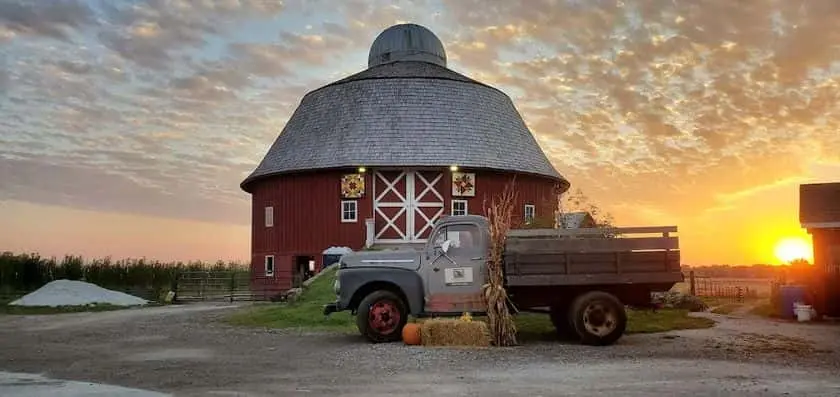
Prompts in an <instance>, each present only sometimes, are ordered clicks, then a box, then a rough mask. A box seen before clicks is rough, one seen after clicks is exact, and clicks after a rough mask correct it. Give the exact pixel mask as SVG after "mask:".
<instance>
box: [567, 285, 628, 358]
mask: <svg viewBox="0 0 840 397" xmlns="http://www.w3.org/2000/svg"><path fill="white" fill-rule="evenodd" d="M569 317H570V322H571V324H572V327H573V328H574V330H575V332H576V333H577V335H578V337H579V338H580V341H581V343H583V344H585V345H590V346H607V345H611V344H613V343H615V342H616V341H617V340H618V339H619V338H621V336H622V335H624V331H625V329H626V328H627V312H626V311H625V310H624V305H623V304H622V303H621V301H619V300H618V298H616V297H615V296H614V295H612V294H609V293H606V292H602V291H590V292H586V293H584V294H581V295H580V296H578V297H577V298H575V300H574V302H572V305H571V308H570V311H569Z"/></svg>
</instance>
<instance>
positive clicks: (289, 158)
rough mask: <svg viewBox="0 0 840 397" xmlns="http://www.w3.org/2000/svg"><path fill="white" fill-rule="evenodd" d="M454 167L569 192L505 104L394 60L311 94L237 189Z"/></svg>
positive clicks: (459, 81) (439, 70) (488, 92)
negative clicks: (333, 171)
mask: <svg viewBox="0 0 840 397" xmlns="http://www.w3.org/2000/svg"><path fill="white" fill-rule="evenodd" d="M450 165H458V166H459V167H462V168H465V169H494V170H503V171H514V172H522V173H529V174H535V175H542V176H545V177H548V178H552V179H555V180H557V181H559V182H561V183H564V184H568V182H567V181H566V180H565V178H563V177H562V176H561V175H560V174H559V173H558V172H557V170H555V169H554V167H553V166H552V165H551V163H550V162H549V161H548V158H547V157H546V155H545V153H543V151H542V150H541V149H540V147H539V145H538V144H537V141H536V140H535V139H534V137H533V135H532V134H531V132H530V131H529V130H528V128H527V126H526V125H525V123H524V121H523V120H522V117H521V115H520V114H519V112H518V111H517V110H516V108H515V107H514V104H513V102H512V101H511V99H510V98H509V97H508V96H507V95H506V94H504V93H503V92H501V91H499V90H498V89H496V88H493V87H490V86H488V85H486V84H482V83H480V82H477V81H475V80H473V79H470V78H468V77H466V76H464V75H461V74H459V73H456V72H454V71H452V70H450V69H448V68H446V67H445V66H441V65H439V64H435V63H430V62H423V61H415V60H412V61H400V60H395V61H393V62H389V63H381V64H378V65H375V66H373V67H370V68H368V69H367V70H364V71H362V72H360V73H357V74H355V75H352V76H349V77H347V78H344V79H342V80H339V81H336V82H334V83H331V84H329V85H326V86H324V87H321V88H319V89H316V90H314V91H312V92H309V93H308V94H306V95H305V96H304V97H303V99H302V100H301V103H300V105H299V106H298V108H297V109H296V110H295V112H294V113H293V114H292V116H291V118H290V119H289V121H288V122H287V123H286V126H285V128H283V131H282V132H281V133H280V135H279V136H278V137H277V139H276V140H275V141H274V144H272V145H271V148H270V149H269V150H268V153H267V154H266V155H265V158H263V160H262V162H260V164H259V165H258V166H257V168H256V169H255V170H254V171H253V172H252V173H251V175H249V176H248V177H247V178H246V179H245V180H244V181H243V182H242V184H241V187H242V189H244V190H246V191H250V189H249V185H250V184H251V183H252V182H254V181H256V180H258V179H262V178H265V177H268V176H272V175H278V174H283V173H289V172H299V171H306V170H318V169H329V168H344V167H359V166H365V167H377V166H436V167H440V166H444V167H448V166H450Z"/></svg>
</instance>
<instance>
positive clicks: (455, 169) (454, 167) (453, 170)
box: [449, 165, 458, 172]
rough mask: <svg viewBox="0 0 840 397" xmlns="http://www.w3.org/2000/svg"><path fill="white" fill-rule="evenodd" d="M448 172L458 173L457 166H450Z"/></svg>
mask: <svg viewBox="0 0 840 397" xmlns="http://www.w3.org/2000/svg"><path fill="white" fill-rule="evenodd" d="M449 170H450V171H452V172H455V171H458V166H457V165H450V166H449Z"/></svg>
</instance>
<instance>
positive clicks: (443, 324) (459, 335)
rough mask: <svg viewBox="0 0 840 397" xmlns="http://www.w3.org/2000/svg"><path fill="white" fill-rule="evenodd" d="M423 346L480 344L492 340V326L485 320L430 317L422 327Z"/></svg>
mask: <svg viewBox="0 0 840 397" xmlns="http://www.w3.org/2000/svg"><path fill="white" fill-rule="evenodd" d="M420 335H421V341H422V342H421V343H422V344H423V346H479V347H487V346H490V343H491V342H492V339H493V337H492V335H491V334H490V328H489V327H488V326H487V323H485V322H484V321H464V320H460V319H437V318H436V319H430V320H426V321H424V322H423V324H422V326H421V327H420Z"/></svg>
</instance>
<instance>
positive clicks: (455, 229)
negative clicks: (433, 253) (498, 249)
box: [433, 224, 478, 252]
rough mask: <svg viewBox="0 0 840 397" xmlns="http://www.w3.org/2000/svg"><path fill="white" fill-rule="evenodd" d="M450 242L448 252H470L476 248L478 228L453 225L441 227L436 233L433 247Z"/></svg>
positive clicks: (468, 225) (467, 225)
mask: <svg viewBox="0 0 840 397" xmlns="http://www.w3.org/2000/svg"><path fill="white" fill-rule="evenodd" d="M446 240H449V241H451V242H452V245H451V248H450V249H451V251H450V252H463V251H472V250H475V249H476V248H478V226H476V225H472V224H454V225H447V226H444V227H442V228H441V229H439V230H438V231H437V234H436V235H435V238H434V240H433V241H434V245H436V246H437V245H440V244H442V243H443V242H444V241H446Z"/></svg>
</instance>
